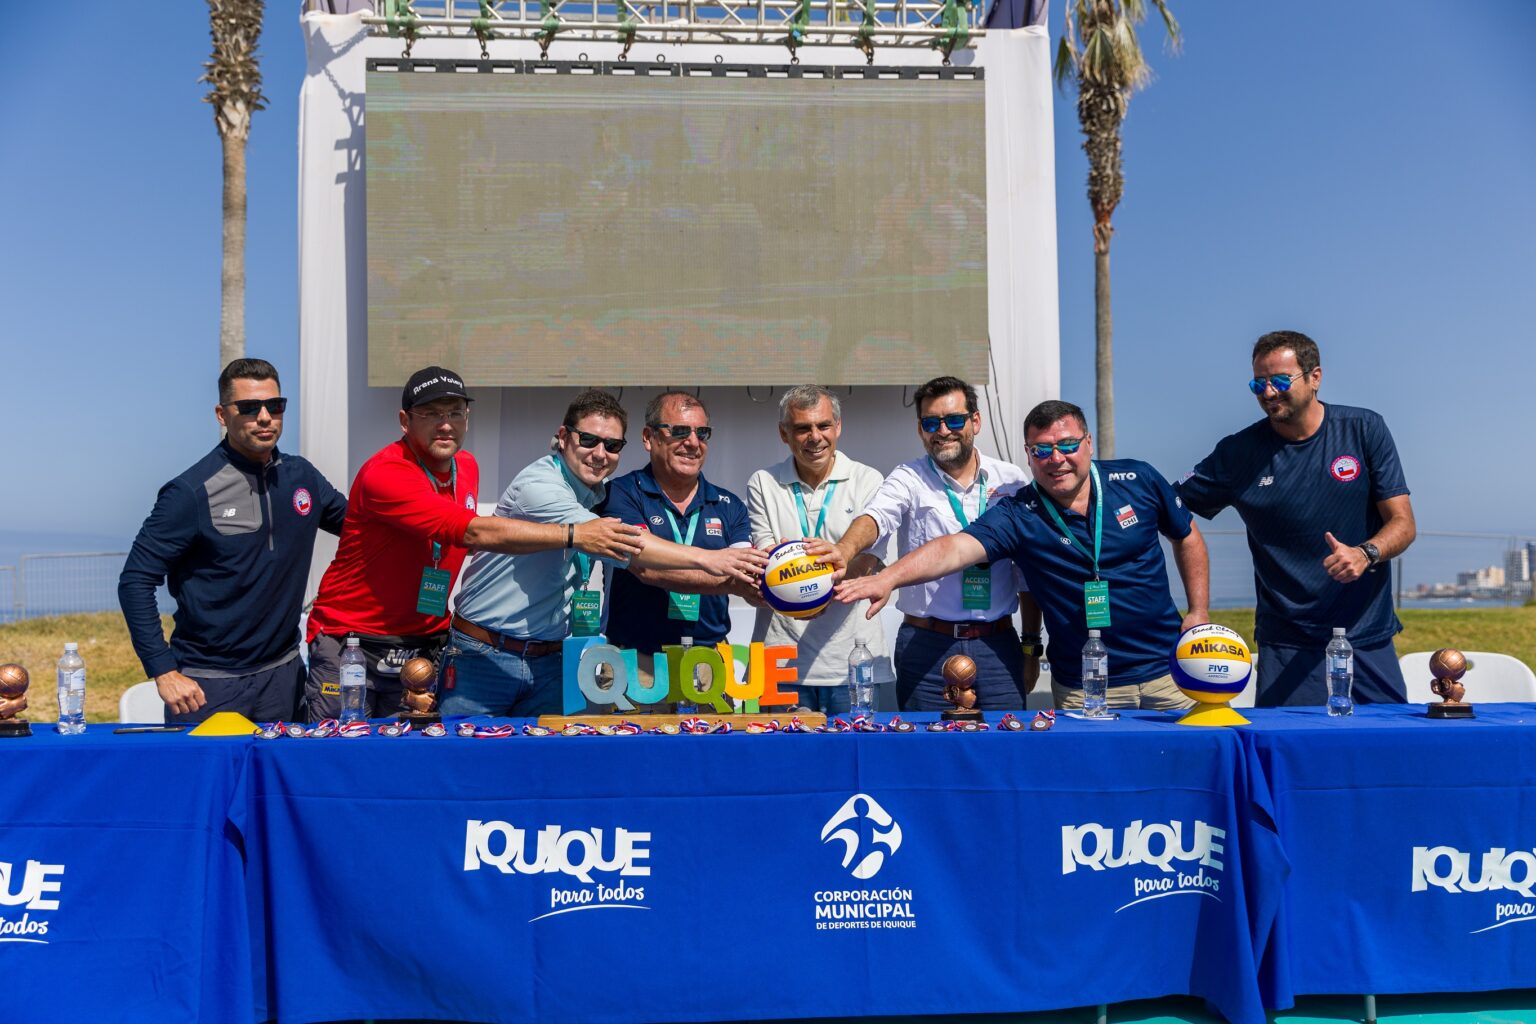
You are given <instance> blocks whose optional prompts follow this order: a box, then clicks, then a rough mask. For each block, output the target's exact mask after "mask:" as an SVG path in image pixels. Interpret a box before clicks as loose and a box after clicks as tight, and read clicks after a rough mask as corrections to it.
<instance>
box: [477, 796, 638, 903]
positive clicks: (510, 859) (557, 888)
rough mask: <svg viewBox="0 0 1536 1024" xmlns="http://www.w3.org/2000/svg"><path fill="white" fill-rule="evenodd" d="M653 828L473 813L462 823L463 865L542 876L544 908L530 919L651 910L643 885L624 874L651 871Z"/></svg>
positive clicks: (635, 875)
mask: <svg viewBox="0 0 1536 1024" xmlns="http://www.w3.org/2000/svg"><path fill="white" fill-rule="evenodd" d="M650 844H651V834H650V833H649V832H631V831H630V830H629V829H624V828H615V829H611V830H610V829H601V828H591V829H579V828H578V829H569V828H564V827H562V826H560V825H545V826H544V827H542V828H539V829H537V830H535V829H532V828H519V827H517V826H515V825H511V824H509V823H507V822H505V821H479V820H477V819H474V818H471V819H469V820H468V821H467V822H466V823H465V827H464V870H465V871H479V870H480V869H481V868H482V867H490V868H494V869H495V870H496V871H499V872H500V873H501V874H503V875H532V876H542V877H543V880H544V881H546V882H549V883H550V888H549V895H548V898H547V902H546V901H545V899H544V898H543V897H541V898H540V905H541V906H543V907H544V908H545V912H544V913H541V914H538V915H536V916H534V917H531V918H529V919H528V920H529V922H530V923H532V922H533V921H542V920H544V918H546V917H555V916H556V915H558V914H569V913H571V912H573V911H577V910H650V909H651V908H650V907H648V906H646V905H645V887H644V886H641V885H633V884H631V883H630V882H629V881H627V880H626V879H630V878H646V877H649V876H650V873H651V865H650V859H651V848H650Z"/></svg>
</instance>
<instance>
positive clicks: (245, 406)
mask: <svg viewBox="0 0 1536 1024" xmlns="http://www.w3.org/2000/svg"><path fill="white" fill-rule="evenodd" d="M225 404H226V405H229V406H233V407H234V410H235V411H236V412H238V413H239V414H240V415H241V416H255V415H256V414H257V413H259V412H261V410H263V409H265V410H267V412H269V413H271V414H272V415H273V416H281V415H282V414H283V410H284V409H286V408H288V399H286V398H242V399H241V400H240V401H238V402H226V403H225Z"/></svg>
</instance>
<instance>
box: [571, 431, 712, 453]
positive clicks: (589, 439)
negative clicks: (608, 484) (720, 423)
mask: <svg viewBox="0 0 1536 1024" xmlns="http://www.w3.org/2000/svg"><path fill="white" fill-rule="evenodd" d="M705 429H706V430H707V429H709V428H708V427H706V428H705ZM571 433H573V434H575V435H576V447H578V448H596V447H597V446H598V445H602V446H603V447H604V448H606V449H607V450H608V454H609V455H617V454H619V452H621V451H623V450H624V446H625V445H626V444H628V443H629V442H628V441H626V440H625V439H624V438H622V437H598V436H597V435H596V434H589V433H587V432H586V431H585V430H573V431H571Z"/></svg>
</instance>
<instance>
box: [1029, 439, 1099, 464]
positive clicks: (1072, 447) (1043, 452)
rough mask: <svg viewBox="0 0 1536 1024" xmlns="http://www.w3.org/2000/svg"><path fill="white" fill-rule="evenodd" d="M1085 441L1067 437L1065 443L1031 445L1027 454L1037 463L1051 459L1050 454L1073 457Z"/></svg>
mask: <svg viewBox="0 0 1536 1024" xmlns="http://www.w3.org/2000/svg"><path fill="white" fill-rule="evenodd" d="M1085 440H1087V439H1086V438H1082V437H1069V438H1067V439H1066V440H1065V441H1057V442H1056V443H1055V444H1032V445H1030V446H1029V454H1031V455H1033V456H1034V457H1035V458H1036V459H1037V460H1038V461H1040V462H1044V461H1045V460H1046V459H1048V458H1050V457H1051V452H1061V454H1063V455H1075V454H1076V453H1077V450H1078V449H1079V448H1081V447H1082V446H1083V442H1084V441H1085Z"/></svg>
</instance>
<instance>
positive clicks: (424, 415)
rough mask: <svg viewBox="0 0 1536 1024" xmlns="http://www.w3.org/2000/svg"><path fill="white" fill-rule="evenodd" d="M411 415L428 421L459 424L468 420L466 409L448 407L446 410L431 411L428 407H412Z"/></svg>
mask: <svg viewBox="0 0 1536 1024" xmlns="http://www.w3.org/2000/svg"><path fill="white" fill-rule="evenodd" d="M411 415H412V416H414V417H416V418H417V419H419V420H426V421H428V422H429V423H452V424H453V425H454V426H459V425H461V424H463V423H466V422H468V421H469V410H468V409H450V410H449V411H447V412H433V411H432V410H430V409H419V410H418V409H412V410H411Z"/></svg>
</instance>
